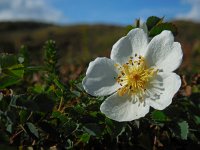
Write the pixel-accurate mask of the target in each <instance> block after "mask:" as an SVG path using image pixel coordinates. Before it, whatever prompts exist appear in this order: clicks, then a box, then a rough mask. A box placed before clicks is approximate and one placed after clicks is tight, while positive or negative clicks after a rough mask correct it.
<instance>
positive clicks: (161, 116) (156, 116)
mask: <svg viewBox="0 0 200 150" xmlns="http://www.w3.org/2000/svg"><path fill="white" fill-rule="evenodd" d="M151 118H152V119H153V120H155V121H160V122H165V121H168V117H167V116H166V115H165V113H164V112H162V111H159V110H155V111H153V112H152V113H151Z"/></svg>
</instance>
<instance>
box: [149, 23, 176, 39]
mask: <svg viewBox="0 0 200 150" xmlns="http://www.w3.org/2000/svg"><path fill="white" fill-rule="evenodd" d="M164 30H169V31H171V32H172V33H173V35H174V36H176V35H177V34H178V30H177V27H176V26H175V25H174V24H172V23H161V24H158V25H157V26H154V27H153V28H152V29H151V30H150V32H149V36H151V37H154V36H156V35H158V34H160V33H161V32H162V31H164Z"/></svg>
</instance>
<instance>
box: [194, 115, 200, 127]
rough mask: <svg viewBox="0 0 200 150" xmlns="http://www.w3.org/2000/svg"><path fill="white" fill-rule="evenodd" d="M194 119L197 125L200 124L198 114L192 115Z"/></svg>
mask: <svg viewBox="0 0 200 150" xmlns="http://www.w3.org/2000/svg"><path fill="white" fill-rule="evenodd" d="M194 120H195V123H196V124H197V125H200V117H199V116H196V115H195V116H194Z"/></svg>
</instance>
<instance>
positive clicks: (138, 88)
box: [115, 54, 158, 102]
mask: <svg viewBox="0 0 200 150" xmlns="http://www.w3.org/2000/svg"><path fill="white" fill-rule="evenodd" d="M135 56H137V54H135ZM115 66H116V67H117V69H118V70H119V72H120V73H119V75H118V77H117V78H116V80H117V82H118V83H119V84H120V85H121V86H122V87H121V88H120V89H118V91H117V92H118V94H119V96H123V95H125V94H126V93H127V94H129V95H131V96H132V95H133V96H137V97H138V98H139V99H140V102H141V101H143V96H144V94H145V92H146V88H147V86H148V85H149V83H150V81H151V80H152V78H153V77H154V76H155V75H156V74H157V72H158V70H157V69H155V68H148V67H147V65H146V63H145V59H144V57H142V56H139V58H138V59H137V60H134V61H133V57H130V59H129V60H128V62H127V63H125V64H123V65H121V66H120V65H119V64H115Z"/></svg>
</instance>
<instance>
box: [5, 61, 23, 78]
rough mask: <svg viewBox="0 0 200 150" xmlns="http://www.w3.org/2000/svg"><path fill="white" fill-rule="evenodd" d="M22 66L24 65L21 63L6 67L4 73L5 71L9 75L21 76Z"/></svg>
mask: <svg viewBox="0 0 200 150" xmlns="http://www.w3.org/2000/svg"><path fill="white" fill-rule="evenodd" d="M23 67H24V66H23V65H22V64H17V65H14V66H11V67H9V68H8V69H6V72H4V73H6V74H7V75H9V76H14V77H18V78H23V75H24V70H23Z"/></svg>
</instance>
